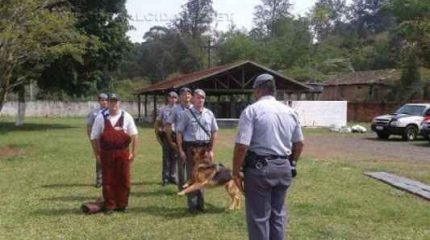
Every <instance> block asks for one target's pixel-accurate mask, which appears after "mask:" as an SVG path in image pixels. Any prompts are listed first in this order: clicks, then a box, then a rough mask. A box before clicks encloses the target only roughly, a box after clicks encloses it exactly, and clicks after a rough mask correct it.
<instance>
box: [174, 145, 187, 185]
mask: <svg viewBox="0 0 430 240" xmlns="http://www.w3.org/2000/svg"><path fill="white" fill-rule="evenodd" d="M175 158H176V162H177V164H178V168H177V177H178V182H177V184H178V191H182V190H183V189H184V188H183V187H182V186H184V184H185V170H186V168H185V167H186V165H185V164H186V162H182V160H181V157H180V156H179V153H178V152H175Z"/></svg>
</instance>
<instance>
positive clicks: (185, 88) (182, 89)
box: [179, 87, 192, 94]
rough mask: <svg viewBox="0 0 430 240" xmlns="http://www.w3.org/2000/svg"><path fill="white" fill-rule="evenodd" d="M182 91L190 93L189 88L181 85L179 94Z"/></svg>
mask: <svg viewBox="0 0 430 240" xmlns="http://www.w3.org/2000/svg"><path fill="white" fill-rule="evenodd" d="M182 92H189V93H192V91H191V89H189V88H187V87H183V88H181V89H179V94H181V93H182Z"/></svg>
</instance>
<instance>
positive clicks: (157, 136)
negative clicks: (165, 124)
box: [155, 131, 163, 145]
mask: <svg viewBox="0 0 430 240" xmlns="http://www.w3.org/2000/svg"><path fill="white" fill-rule="evenodd" d="M160 135H161V134H160V131H155V138H156V139H157V142H158V143H159V144H160V145H162V144H163V143H162V141H161V138H160Z"/></svg>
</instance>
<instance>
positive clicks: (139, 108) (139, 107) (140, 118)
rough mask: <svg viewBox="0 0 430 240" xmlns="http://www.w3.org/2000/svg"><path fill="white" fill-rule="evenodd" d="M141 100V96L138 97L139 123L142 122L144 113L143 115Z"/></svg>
mask: <svg viewBox="0 0 430 240" xmlns="http://www.w3.org/2000/svg"><path fill="white" fill-rule="evenodd" d="M141 100H142V99H141V98H140V94H139V95H137V112H138V113H137V121H138V122H140V121H142V113H141V110H142V109H141V106H140V103H141Z"/></svg>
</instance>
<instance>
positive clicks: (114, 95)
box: [108, 93, 120, 100]
mask: <svg viewBox="0 0 430 240" xmlns="http://www.w3.org/2000/svg"><path fill="white" fill-rule="evenodd" d="M108 99H109V100H120V98H119V96H118V95H117V94H116V93H111V94H109V98H108Z"/></svg>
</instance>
